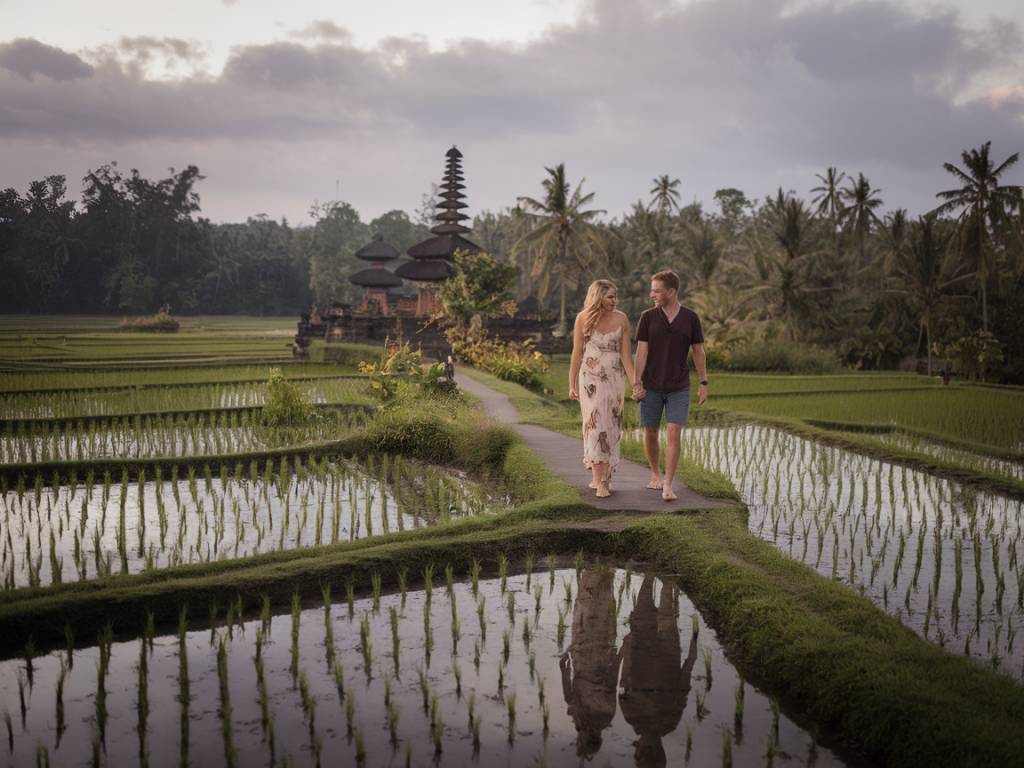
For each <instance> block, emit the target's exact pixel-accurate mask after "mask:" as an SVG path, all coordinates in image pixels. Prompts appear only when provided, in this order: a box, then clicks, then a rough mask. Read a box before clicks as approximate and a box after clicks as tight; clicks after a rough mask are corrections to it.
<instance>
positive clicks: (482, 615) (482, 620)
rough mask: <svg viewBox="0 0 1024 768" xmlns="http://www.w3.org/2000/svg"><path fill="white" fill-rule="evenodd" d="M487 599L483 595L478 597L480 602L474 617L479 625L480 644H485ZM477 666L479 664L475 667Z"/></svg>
mask: <svg viewBox="0 0 1024 768" xmlns="http://www.w3.org/2000/svg"><path fill="white" fill-rule="evenodd" d="M486 613H487V598H486V597H485V596H484V595H480V600H479V602H477V604H476V617H477V622H478V623H479V624H480V642H481V643H486V642H487V615H486ZM477 666H479V664H478V665H477Z"/></svg>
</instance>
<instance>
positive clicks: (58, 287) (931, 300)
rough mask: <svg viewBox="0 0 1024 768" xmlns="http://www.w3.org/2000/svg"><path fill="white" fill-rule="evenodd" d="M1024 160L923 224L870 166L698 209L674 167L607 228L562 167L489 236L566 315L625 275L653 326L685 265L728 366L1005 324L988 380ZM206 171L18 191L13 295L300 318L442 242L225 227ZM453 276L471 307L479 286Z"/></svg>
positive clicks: (0, 293)
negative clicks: (650, 284) (651, 301)
mask: <svg viewBox="0 0 1024 768" xmlns="http://www.w3.org/2000/svg"><path fill="white" fill-rule="evenodd" d="M1017 157H1018V156H1017V155H1016V154H1012V155H1010V156H1009V157H1007V158H1006V159H1005V160H1002V161H1001V162H999V161H997V160H995V159H994V158H993V157H991V156H990V146H989V144H987V143H986V144H983V145H982V146H981V147H980V148H978V149H972V150H970V151H966V152H964V153H963V154H962V156H961V158H960V162H959V163H958V164H954V163H945V164H944V168H945V169H946V170H947V171H948V172H949V178H950V180H951V182H952V184H951V188H950V189H947V190H942V191H939V192H938V193H937V195H936V208H935V209H934V210H933V211H929V212H924V213H925V215H923V216H921V217H915V216H912V215H910V214H909V213H908V212H907V211H905V210H902V209H896V210H890V211H886V210H885V203H884V198H883V196H882V194H881V190H879V189H878V188H876V187H874V186H873V185H872V182H871V181H870V180H869V179H868V178H867V177H865V176H864V174H853V175H847V174H846V173H843V172H841V171H839V170H837V169H835V168H828V169H827V170H826V171H825V172H824V173H822V174H819V175H817V179H816V180H809V182H808V189H807V191H806V193H800V192H796V191H788V192H787V191H783V190H782V189H780V190H779V191H778V193H777V194H776V195H774V196H771V197H768V198H765V199H762V200H752V199H749V198H748V197H747V196H746V195H745V194H744V192H743V191H741V190H737V189H732V188H723V189H720V190H718V191H717V192H716V193H715V196H714V200H715V206H714V209H713V210H705V209H704V207H703V206H701V205H700V204H698V203H693V204H690V205H681V204H680V200H681V191H680V187H681V182H680V181H679V180H678V179H674V178H671V177H670V176H669V175H667V174H666V175H662V176H659V177H658V178H656V179H655V180H654V185H653V187H652V189H651V190H650V192H649V199H648V200H646V201H644V200H638V202H637V203H636V204H635V205H634V206H633V207H632V209H631V210H630V211H628V212H627V213H625V214H622V215H619V216H615V217H613V218H610V219H603V220H602V219H601V218H598V215H599V214H602V213H603V211H601V210H599V209H597V208H594V207H593V200H594V194H593V193H592V192H587V191H584V189H583V187H584V182H583V181H580V182H578V183H577V184H576V185H575V186H571V185H570V181H569V177H568V174H567V171H566V169H565V167H564V165H561V164H560V165H557V166H555V167H553V168H549V169H547V174H546V176H545V177H544V178H543V179H542V180H541V191H542V195H540V196H539V197H538V198H532V197H528V196H520V197H518V204H517V205H516V206H515V207H514V208H508V209H505V210H502V211H497V212H493V211H485V212H482V213H480V214H479V215H478V216H477V217H476V218H475V220H474V222H473V228H474V234H473V237H474V239H475V240H476V241H477V242H478V243H479V244H480V245H481V246H483V248H484V249H485V250H486V251H487V252H488V253H490V254H493V256H494V257H496V258H497V259H498V261H499V262H501V263H503V264H504V265H508V266H510V267H511V266H515V267H518V272H517V275H516V277H515V280H514V284H513V285H512V286H511V288H512V293H513V295H514V298H515V299H517V300H522V299H524V298H526V297H528V296H538V297H539V298H540V299H541V301H542V307H543V309H544V311H545V312H549V313H551V314H552V315H553V314H554V313H555V312H557V313H558V315H559V319H560V320H561V321H562V322H560V324H559V325H560V326H561V325H564V324H565V323H566V322H567V321H566V319H565V316H566V315H568V314H571V313H572V311H573V309H574V308H575V307H578V306H579V304H580V302H581V301H582V297H583V293H584V291H585V289H586V286H587V284H588V283H589V282H590V281H591V280H592V279H593V278H595V277H599V276H603V277H610V278H611V279H613V280H615V281H616V282H617V283H618V285H619V288H620V299H621V300H620V307H621V308H622V309H623V310H624V311H626V312H627V313H628V314H629V315H630V316H631V317H634V318H635V317H636V315H637V314H638V313H639V312H640V311H641V310H642V309H644V308H645V307H646V306H647V305H648V299H647V290H648V288H647V279H648V276H649V275H650V274H651V273H652V272H654V271H656V270H657V269H659V268H663V267H670V268H673V269H675V270H676V271H677V272H679V274H680V275H681V276H682V279H683V283H684V285H683V291H682V293H683V301H684V303H686V304H688V305H689V306H691V307H693V308H694V309H696V310H697V311H698V312H699V313H700V315H701V317H702V318H703V321H704V325H705V332H706V336H707V337H708V339H709V340H710V344H709V347H718V348H719V349H718V350H714V349H709V351H710V352H712V353H713V354H720V355H721V356H722V357H721V359H730V357H732V356H733V353H735V352H739V351H740V350H741V349H750V348H751V347H750V345H751V344H755V345H756V344H758V343H760V342H762V341H763V340H766V339H768V340H777V341H779V342H780V344H781V345H783V346H785V345H789V346H800V347H808V346H809V347H816V348H820V349H827V350H832V351H834V352H835V354H836V355H838V357H839V359H840V361H841V362H842V363H844V364H847V365H851V366H856V367H861V368H892V367H896V366H898V365H901V364H904V365H906V366H907V367H919V368H920V369H921V370H931V371H933V372H936V371H939V370H941V369H943V368H947V367H956V366H957V363H958V361H957V360H956V359H952V358H958V359H959V360H960V361H962V360H963V359H965V358H964V356H963V355H961V354H960V353H959V351H962V350H964V349H966V348H967V347H970V346H971V345H972V344H974V345H975V346H976V342H972V341H970V339H971V338H972V337H974V335H975V334H976V333H978V332H979V331H987V332H988V333H991V334H992V337H993V340H992V343H986V346H985V361H984V364H983V365H981V366H980V367H979V366H975V369H974V370H973V371H972V373H974V374H975V375H986V376H987V377H989V378H996V379H1002V380H1006V381H1022V380H1024V333H1022V332H1021V331H1022V328H1021V323H1022V322H1024V321H1022V320H1021V318H1022V317H1024V202H1022V201H1024V198H1022V194H1021V189H1020V187H1019V186H1016V185H1012V184H1009V183H1007V179H1006V172H1007V171H1008V170H1009V169H1010V168H1011V167H1012V166H1013V165H1014V164H1015V163H1016V161H1017ZM201 179H202V176H200V175H199V170H198V169H197V168H196V167H194V166H189V167H188V168H187V169H185V170H184V171H181V172H179V173H175V172H173V170H172V173H171V175H170V176H169V177H168V178H166V179H162V180H156V181H152V180H148V179H145V178H143V177H141V176H140V175H139V174H138V172H136V171H132V172H131V173H130V174H128V175H125V174H122V173H121V172H120V171H119V170H118V169H117V167H116V165H109V166H104V167H102V168H100V169H98V170H96V171H93V172H91V173H89V174H88V175H87V176H86V177H85V179H84V183H83V190H82V200H81V203H80V204H77V205H76V203H75V202H73V201H72V200H69V199H68V198H67V194H66V193H67V190H66V183H65V179H64V177H62V176H51V177H48V178H46V179H44V180H40V181H36V182H33V183H32V184H30V185H29V188H28V190H27V191H26V192H25V193H24V194H19V193H18V192H17V191H16V190H14V189H7V190H4V191H2V192H0V259H2V262H3V266H4V272H5V278H6V279H5V280H4V281H3V282H2V283H0V306H2V307H3V308H4V309H5V310H7V311H31V312H108V313H118V314H144V313H150V312H153V311H155V310H156V309H157V308H158V307H160V306H161V305H163V304H168V305H170V307H171V309H172V311H173V312H174V313H175V314H177V315H183V314H189V313H197V312H205V313H248V314H273V313H283V314H290V313H295V312H298V311H300V310H303V309H307V308H308V307H309V305H310V304H311V303H312V302H314V301H316V302H319V303H321V304H324V303H327V302H329V301H332V300H341V301H353V300H355V299H358V295H357V294H358V289H356V288H354V287H353V286H351V285H350V284H349V283H348V280H347V276H348V275H349V274H350V273H352V272H353V271H355V270H356V269H358V268H360V267H361V266H363V265H361V264H359V263H358V262H357V261H356V260H355V259H354V258H353V254H354V252H355V251H356V250H357V249H358V248H359V247H361V246H362V245H364V244H366V243H367V242H368V241H369V239H370V238H371V237H372V235H373V233H374V232H380V233H381V234H383V235H384V237H385V239H386V240H388V241H389V242H391V243H392V244H393V245H395V246H396V247H398V248H399V249H402V250H404V249H406V248H408V247H409V246H410V245H411V244H413V243H415V242H417V241H418V240H419V239H421V238H423V237H425V236H426V235H427V229H426V225H427V224H428V223H429V221H428V219H429V211H430V205H429V200H425V203H424V207H423V209H422V210H421V211H419V212H417V214H416V220H415V222H414V221H413V219H411V218H410V216H409V215H407V214H406V213H404V212H402V211H391V212H389V213H387V214H384V215H383V216H381V217H379V218H377V219H375V220H373V221H371V222H369V224H365V223H363V222H362V221H361V220H360V217H359V215H358V213H357V212H356V211H355V210H354V209H353V208H352V207H351V206H350V205H348V204H347V203H344V202H340V201H336V202H330V203H324V204H315V205H314V206H313V207H312V208H311V216H312V219H313V223H312V224H311V225H308V226H303V227H295V228H293V227H291V226H289V224H288V222H287V221H284V220H282V221H280V222H276V221H273V220H270V219H268V218H267V217H266V216H255V217H252V218H250V219H248V220H247V221H246V222H245V223H238V224H213V223H211V222H210V221H208V220H207V219H204V218H202V217H200V216H199V215H198V214H199V196H198V194H197V193H196V191H195V185H196V183H197V182H198V181H199V180H201ZM519 191H527V190H519ZM511 275H512V272H511V270H510V271H509V272H508V275H507V276H502V277H503V278H508V279H510V278H511ZM455 287H459V288H460V290H461V289H466V290H461V293H462V294H463V298H466V297H471V294H472V293H473V290H472V289H474V288H476V287H479V286H472V285H468V284H467V285H460V286H455ZM409 289H411V287H406V288H403V289H402V290H409ZM453 298H458V297H453ZM463 303H464V302H463ZM470 304H472V302H470ZM459 309H460V311H461V312H463V314H466V313H472V312H475V311H477V310H476V308H475V307H473V306H469V305H468V304H467V305H466V306H462V305H461V304H460V306H459ZM471 316H472V315H471V314H468V315H467V317H471ZM467 317H463V321H464V322H465V321H466V320H467ZM958 350H959V351H958ZM739 356H740V357H741V358H742V357H743V354H742V353H740V355H739Z"/></svg>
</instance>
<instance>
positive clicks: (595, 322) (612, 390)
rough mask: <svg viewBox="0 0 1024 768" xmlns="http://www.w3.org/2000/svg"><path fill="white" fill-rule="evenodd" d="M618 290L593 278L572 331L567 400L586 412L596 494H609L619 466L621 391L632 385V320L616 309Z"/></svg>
mask: <svg viewBox="0 0 1024 768" xmlns="http://www.w3.org/2000/svg"><path fill="white" fill-rule="evenodd" d="M617 299H618V290H617V289H616V287H615V283H613V282H611V281H610V280H595V281H594V282H593V283H591V284H590V288H589V289H587V298H586V301H585V302H584V304H583V311H582V312H580V313H579V314H578V315H577V316H576V323H575V325H574V326H573V332H572V364H571V365H570V366H569V397H570V398H572V399H573V400H579V401H580V409H581V410H582V412H583V464H584V466H586V467H589V468H590V470H591V472H592V473H593V480H592V482H591V484H590V487H591V488H594V489H596V491H597V496H598V497H600V498H605V497H607V496H610V495H611V479H612V473H613V472H614V471H615V467H616V466H618V463H619V438H620V437H621V435H622V405H623V393H624V391H625V384H626V382H627V381H633V356H632V354H631V352H630V342H629V318H627V317H626V315H625V314H624V313H622V312H619V311H618V310H617V309H616V308H615V304H616V301H617Z"/></svg>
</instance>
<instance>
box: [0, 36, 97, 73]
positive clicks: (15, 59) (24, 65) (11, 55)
mask: <svg viewBox="0 0 1024 768" xmlns="http://www.w3.org/2000/svg"><path fill="white" fill-rule="evenodd" d="M0 68H3V69H6V70H9V71H10V72H14V73H16V74H18V75H20V76H21V77H23V78H25V79H26V80H31V79H32V78H33V75H42V76H44V77H47V78H49V79H51V80H75V79H77V78H80V77H88V76H89V75H91V74H92V67H90V66H89V65H88V64H86V63H85V62H84V61H82V60H81V59H80V58H78V56H76V55H75V54H73V53H67V52H65V51H62V50H61V49H60V48H54V47H53V46H51V45H44V44H43V43H40V42H39V41H38V40H33V39H32V38H25V37H20V38H18V39H16V40H12V41H11V42H9V43H3V44H0Z"/></svg>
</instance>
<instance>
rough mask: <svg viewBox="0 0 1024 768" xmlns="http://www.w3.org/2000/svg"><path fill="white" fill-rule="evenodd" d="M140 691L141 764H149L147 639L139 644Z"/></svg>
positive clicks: (139, 734) (138, 705)
mask: <svg viewBox="0 0 1024 768" xmlns="http://www.w3.org/2000/svg"><path fill="white" fill-rule="evenodd" d="M138 675H139V677H138V689H137V694H136V704H135V708H136V713H137V724H136V732H137V733H138V737H139V764H140V765H148V764H149V753H148V750H147V749H146V728H147V721H148V719H149V662H148V655H147V648H146V640H145V638H143V639H142V641H141V642H140V643H139V664H138Z"/></svg>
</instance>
